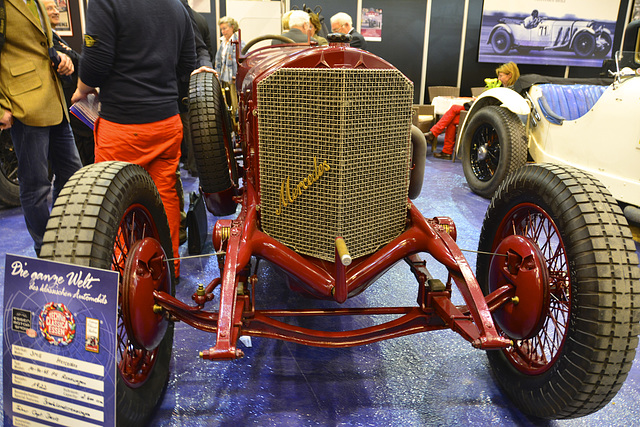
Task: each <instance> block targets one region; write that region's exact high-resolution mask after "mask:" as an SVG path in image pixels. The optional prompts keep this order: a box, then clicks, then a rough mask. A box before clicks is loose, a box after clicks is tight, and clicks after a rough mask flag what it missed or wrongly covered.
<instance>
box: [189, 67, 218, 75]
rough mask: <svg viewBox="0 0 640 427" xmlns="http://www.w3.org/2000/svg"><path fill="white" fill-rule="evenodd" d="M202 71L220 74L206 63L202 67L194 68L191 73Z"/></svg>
mask: <svg viewBox="0 0 640 427" xmlns="http://www.w3.org/2000/svg"><path fill="white" fill-rule="evenodd" d="M200 73H214V74H215V75H216V76H217V75H218V73H216V70H214V69H213V68H211V67H207V66H206V65H203V66H202V67H200V68H197V69H195V70H193V71H192V72H191V75H192V76H194V75H196V74H200Z"/></svg>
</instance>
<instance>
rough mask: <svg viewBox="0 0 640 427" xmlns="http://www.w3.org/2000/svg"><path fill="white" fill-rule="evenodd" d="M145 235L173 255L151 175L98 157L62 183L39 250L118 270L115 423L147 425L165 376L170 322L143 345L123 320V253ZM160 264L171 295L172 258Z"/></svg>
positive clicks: (65, 259) (125, 255)
mask: <svg viewBox="0 0 640 427" xmlns="http://www.w3.org/2000/svg"><path fill="white" fill-rule="evenodd" d="M145 241H151V242H157V248H159V249H160V252H162V251H164V254H165V256H166V257H168V258H171V257H172V254H173V252H172V247H171V236H170V233H169V225H168V223H167V217H166V214H165V211H164V206H163V204H162V200H161V199H160V196H159V194H158V191H157V189H156V187H155V185H154V183H153V180H152V179H151V177H150V176H149V174H148V173H147V172H146V171H145V170H144V169H142V168H141V167H140V166H137V165H133V164H129V163H124V162H103V163H97V164H92V165H89V166H86V167H84V168H82V169H80V170H79V171H78V172H76V173H75V174H74V175H73V176H72V177H71V178H70V179H69V181H68V182H67V184H66V185H65V186H64V188H63V189H62V191H61V192H60V195H59V196H58V198H57V200H56V203H55V206H54V207H53V210H52V212H51V217H50V219H49V222H48V223H47V230H46V232H45V235H44V242H43V245H42V249H41V252H40V256H41V257H42V258H45V259H51V260H55V261H61V262H67V263H72V264H78V265H86V266H91V267H97V268H103V269H110V270H115V271H118V272H119V273H120V284H119V286H118V294H119V295H118V325H117V331H118V344H117V345H118V348H117V370H118V374H119V375H117V377H116V416H117V420H118V425H119V426H141V425H146V424H147V423H148V420H149V418H150V417H151V416H152V415H153V413H154V408H155V407H156V404H157V403H158V401H159V399H160V397H161V395H162V392H163V390H164V387H165V385H166V383H167V380H168V377H169V362H170V359H171V349H172V345H173V324H172V323H169V324H168V325H165V326H166V329H162V330H161V331H160V335H159V337H158V339H157V341H156V344H155V345H154V348H152V349H145V348H141V347H140V346H139V344H137V343H138V342H139V340H135V339H133V338H132V337H131V336H130V335H129V333H128V331H129V330H130V329H128V328H127V321H128V319H126V316H123V312H124V310H123V298H124V299H126V296H125V295H124V292H125V291H123V289H124V288H125V282H126V280H127V278H126V277H124V276H125V271H126V269H127V268H128V269H130V268H131V267H130V266H129V267H127V266H126V264H127V260H128V259H129V257H130V256H132V254H135V251H134V250H133V249H132V248H134V246H135V247H139V245H140V243H141V242H145ZM133 256H135V255H133ZM161 265H162V267H161V268H158V269H157V270H159V271H161V272H159V273H157V274H158V275H159V276H160V277H161V279H162V280H163V281H164V282H165V283H167V284H168V287H169V288H170V289H169V292H171V294H173V285H172V284H171V282H172V280H173V263H172V262H163V263H161ZM149 315H150V316H153V315H154V314H153V313H149ZM114 327H115V325H114ZM157 342H159V344H157Z"/></svg>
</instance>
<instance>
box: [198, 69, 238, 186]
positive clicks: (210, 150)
mask: <svg viewBox="0 0 640 427" xmlns="http://www.w3.org/2000/svg"><path fill="white" fill-rule="evenodd" d="M228 114H229V113H228V111H227V109H226V108H225V103H224V99H223V95H222V90H221V89H220V81H219V80H218V78H217V77H216V76H215V74H213V73H198V74H196V75H194V76H191V80H190V82H189V117H190V124H191V140H192V144H193V152H194V154H195V158H196V166H197V167H198V173H199V178H200V187H202V190H203V191H204V192H205V193H218V192H220V191H224V190H227V189H229V188H230V187H231V186H232V182H231V175H230V173H229V172H230V165H234V167H235V160H234V157H233V149H232V147H231V127H230V123H231V122H230V120H229V119H228V118H227V117H226V115H228ZM234 175H235V174H234Z"/></svg>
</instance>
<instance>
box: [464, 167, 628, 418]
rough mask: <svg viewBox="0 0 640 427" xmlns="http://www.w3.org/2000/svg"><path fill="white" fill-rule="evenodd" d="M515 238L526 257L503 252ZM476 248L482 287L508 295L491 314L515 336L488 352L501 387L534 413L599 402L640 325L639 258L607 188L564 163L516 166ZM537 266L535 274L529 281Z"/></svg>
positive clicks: (576, 412) (591, 407)
mask: <svg viewBox="0 0 640 427" xmlns="http://www.w3.org/2000/svg"><path fill="white" fill-rule="evenodd" d="M516 241H518V242H519V243H518V244H521V245H523V246H521V248H530V249H531V251H530V253H531V255H530V256H528V257H527V258H518V257H519V256H520V255H518V252H517V251H510V250H508V249H507V250H505V248H506V246H513V247H516V246H517V245H515V244H513V242H516ZM478 250H479V251H481V252H480V254H479V255H478V260H477V272H476V273H477V278H478V282H479V283H480V286H481V287H482V290H483V292H484V293H485V294H489V293H490V292H493V291H495V290H496V289H499V288H501V287H502V286H509V287H513V288H514V292H515V296H514V297H513V298H512V299H510V300H509V301H508V302H506V303H505V304H504V305H502V306H501V307H499V308H498V309H496V310H494V311H493V312H492V316H493V317H494V319H495V320H496V325H497V327H498V328H499V331H500V333H501V334H502V335H503V336H505V337H507V338H509V339H510V340H511V341H512V342H513V345H512V346H511V347H509V348H507V349H504V350H500V351H488V352H487V356H488V358H489V363H490V365H491V368H492V370H493V372H494V374H495V375H494V377H495V379H496V381H497V382H498V384H499V385H500V387H502V389H503V390H504V391H505V393H506V394H507V395H508V396H509V397H510V399H511V400H512V401H513V402H514V403H515V404H516V406H517V407H518V408H519V409H520V410H522V411H523V412H525V413H527V414H529V415H532V416H536V417H542V418H574V417H580V416H584V415H588V414H590V413H593V412H595V411H597V410H599V409H600V408H602V407H603V406H605V405H606V404H607V403H608V402H609V401H610V400H611V399H612V398H613V397H614V396H615V394H616V393H617V391H618V390H619V389H620V387H621V386H622V383H623V382H624V380H625V378H626V376H627V374H628V372H629V370H630V368H631V364H632V363H633V360H634V357H635V353H636V347H637V345H638V337H637V335H638V332H639V327H640V325H639V324H638V320H639V316H640V285H639V284H638V277H639V276H640V272H639V271H638V266H637V264H638V257H637V255H636V253H635V245H634V243H633V241H632V239H631V232H630V230H629V228H628V226H627V222H626V220H625V219H624V217H623V215H622V212H621V211H620V209H619V207H618V206H617V204H616V202H615V200H614V199H613V198H612V197H611V194H610V193H609V192H608V190H606V188H605V187H604V186H603V185H602V184H601V183H600V182H599V181H598V180H596V179H594V178H593V177H591V176H590V175H588V174H586V173H584V172H582V171H580V170H578V169H574V168H571V167H565V166H558V165H550V164H531V165H527V166H525V167H523V168H520V169H519V170H518V171H516V172H515V173H514V174H512V175H510V176H509V177H508V178H507V179H506V180H505V181H504V182H503V184H502V185H501V186H500V188H499V189H498V191H497V192H496V194H495V195H494V197H493V199H492V200H491V203H490V205H489V208H488V210H487V214H486V216H485V219H484V223H483V226H482V231H481V234H480V241H479V244H478ZM496 252H497V253H498V254H499V255H498V254H496V255H492V253H496ZM504 255H508V256H507V257H505V256H504ZM513 267H517V268H513ZM535 268H538V270H539V271H540V272H541V273H543V274H542V276H543V278H544V279H543V280H540V279H535V278H534V279H533V280H532V277H531V273H532V270H533V269H535ZM531 284H540V285H541V286H539V287H537V288H536V286H534V287H533V288H534V289H532V287H531V286H527V285H531Z"/></svg>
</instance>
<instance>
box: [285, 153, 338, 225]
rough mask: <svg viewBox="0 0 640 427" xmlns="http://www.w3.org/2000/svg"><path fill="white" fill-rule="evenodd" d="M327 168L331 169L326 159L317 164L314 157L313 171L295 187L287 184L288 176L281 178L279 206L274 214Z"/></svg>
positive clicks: (294, 198) (293, 199) (318, 177)
mask: <svg viewBox="0 0 640 427" xmlns="http://www.w3.org/2000/svg"><path fill="white" fill-rule="evenodd" d="M329 169H331V167H330V166H329V163H328V162H327V161H326V160H325V161H324V162H322V163H320V164H318V160H317V159H316V158H315V157H314V158H313V172H311V173H310V174H309V175H307V176H306V177H304V178H303V179H302V180H301V181H300V182H299V183H298V184H297V185H296V186H295V187H293V188H291V186H290V185H289V177H286V178H285V179H283V180H282V184H280V206H278V210H276V215H280V214H282V212H283V209H284V208H286V207H287V206H288V205H290V204H291V203H293V202H294V201H295V200H296V199H297V198H298V196H300V195H301V194H302V193H303V192H304V191H305V190H306V189H308V188H309V187H311V185H312V184H313V183H314V182H316V181H317V180H319V179H320V177H321V176H322V175H323V174H324V173H325V172H327V171H328V170H329Z"/></svg>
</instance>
